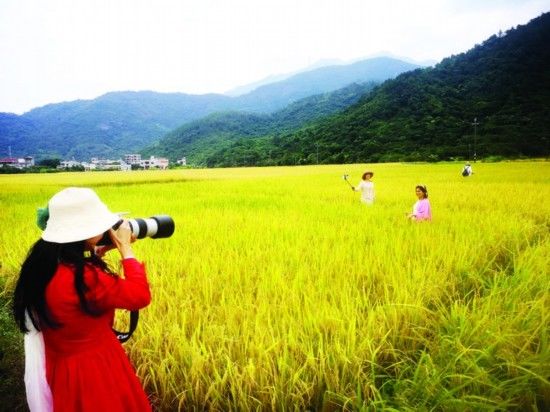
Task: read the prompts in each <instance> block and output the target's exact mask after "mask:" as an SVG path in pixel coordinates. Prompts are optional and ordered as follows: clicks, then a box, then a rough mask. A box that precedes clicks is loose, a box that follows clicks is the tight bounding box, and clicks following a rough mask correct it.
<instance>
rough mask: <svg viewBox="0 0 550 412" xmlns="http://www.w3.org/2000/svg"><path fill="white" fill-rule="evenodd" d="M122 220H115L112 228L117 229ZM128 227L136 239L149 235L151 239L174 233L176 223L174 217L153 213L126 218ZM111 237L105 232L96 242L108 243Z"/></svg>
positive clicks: (100, 243) (99, 243)
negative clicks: (140, 216)
mask: <svg viewBox="0 0 550 412" xmlns="http://www.w3.org/2000/svg"><path fill="white" fill-rule="evenodd" d="M121 223H122V220H120V221H119V222H117V223H116V224H115V225H114V226H113V229H115V230H116V229H117V228H118V227H119V226H120V224H121ZM128 223H129V224H130V229H131V230H132V233H133V234H134V236H135V237H136V238H137V239H143V238H144V237H150V238H152V239H159V238H166V237H170V236H172V235H173V234H174V230H175V229H176V225H175V223H174V219H172V218H171V217H170V216H168V215H155V216H151V217H149V218H136V219H128ZM111 243H112V242H111V237H110V236H109V232H105V233H104V235H103V238H102V239H101V240H100V241H99V242H98V243H97V244H98V245H110V244H111Z"/></svg>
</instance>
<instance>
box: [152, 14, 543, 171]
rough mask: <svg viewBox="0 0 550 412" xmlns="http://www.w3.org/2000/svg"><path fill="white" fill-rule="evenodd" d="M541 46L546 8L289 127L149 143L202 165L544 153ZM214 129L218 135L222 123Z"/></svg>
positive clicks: (181, 136) (182, 134)
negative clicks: (325, 113)
mask: <svg viewBox="0 0 550 412" xmlns="http://www.w3.org/2000/svg"><path fill="white" fill-rule="evenodd" d="M548 44H550V13H545V14H543V15H541V16H539V17H538V18H536V19H533V20H532V21H531V22H529V23H528V24H526V25H523V26H517V27H516V28H512V29H510V30H508V31H507V32H505V33H499V34H498V35H497V34H495V35H493V36H491V37H490V38H488V39H487V40H485V41H484V42H483V43H481V44H478V45H476V46H474V47H473V48H472V49H471V50H469V51H467V52H465V53H461V54H459V55H456V56H450V57H448V58H446V59H443V60H442V61H441V62H440V63H439V64H437V65H435V66H434V67H428V68H420V69H416V70H412V71H408V72H406V73H403V74H401V75H399V76H397V77H396V78H394V79H390V80H387V81H385V82H384V83H382V84H381V85H379V86H377V87H375V88H374V89H373V90H372V91H370V92H366V93H365V94H363V95H362V96H361V97H360V98H359V99H358V100H357V101H356V102H355V103H353V104H351V105H350V106H349V107H346V108H343V109H342V110H340V111H335V112H333V113H332V114H330V115H328V116H322V117H320V118H317V119H315V120H314V121H310V122H306V123H305V124H302V125H297V128H296V129H294V130H291V129H289V128H286V129H283V128H279V129H277V130H265V129H262V130H254V129H253V127H249V128H246V129H245V130H242V132H241V135H240V136H239V135H238V134H236V133H233V134H231V136H230V139H224V140H223V143H220V142H219V141H218V142H216V141H215V140H213V139H211V136H215V135H216V133H217V131H216V129H215V128H211V129H210V130H209V132H208V136H209V137H208V138H205V135H203V134H200V133H199V134H195V135H194V140H190V139H189V134H188V132H189V129H180V130H179V131H175V132H172V133H171V134H169V135H167V136H166V137H164V138H163V139H161V140H160V141H159V142H158V143H157V147H163V146H164V147H166V148H168V147H169V148H170V150H171V151H173V153H189V154H191V155H192V156H193V157H192V159H193V160H194V161H197V164H199V165H203V166H209V167H218V166H248V165H288V164H312V163H357V162H359V163H365V162H387V161H438V160H450V159H459V158H460V159H476V158H488V157H495V156H497V157H536V156H545V157H548V155H549V154H550V153H549V146H550V145H549V143H550V70H548V67H549V63H550V48H549V47H548ZM205 121H207V119H205ZM474 123H475V126H474ZM202 127H203V129H204V127H205V125H204V124H203V125H202ZM217 127H218V131H219V132H220V133H222V132H221V131H222V130H224V126H223V125H220V124H218V125H217ZM177 133H179V138H178V136H177V135H176V134H177ZM201 140H202V144H201Z"/></svg>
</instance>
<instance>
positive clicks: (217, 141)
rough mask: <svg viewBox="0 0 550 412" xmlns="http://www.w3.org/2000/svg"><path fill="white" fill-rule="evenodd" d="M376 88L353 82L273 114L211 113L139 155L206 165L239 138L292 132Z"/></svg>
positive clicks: (186, 125) (336, 110)
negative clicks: (184, 158)
mask: <svg viewBox="0 0 550 412" xmlns="http://www.w3.org/2000/svg"><path fill="white" fill-rule="evenodd" d="M375 85H376V83H374V82H370V83H365V84H355V83H354V84H351V85H349V86H347V87H344V88H343V89H340V90H337V91H335V92H332V93H324V94H319V95H315V96H311V97H306V98H304V99H301V100H299V101H297V102H295V103H293V104H290V105H289V106H287V107H285V108H284V109H282V110H279V111H277V112H275V113H273V114H264V115H262V114H253V113H244V112H224V113H214V114H212V115H210V116H207V117H205V118H203V119H200V120H196V121H193V122H190V123H187V124H185V125H183V126H181V127H179V128H178V129H176V130H174V131H172V132H170V133H168V134H167V135H166V136H165V137H163V138H162V139H161V140H160V141H159V142H158V143H157V144H155V145H154V146H152V147H150V148H147V149H146V150H143V151H142V153H143V154H144V155H150V154H157V155H162V156H166V157H168V158H170V159H171V160H177V159H180V158H181V157H183V156H185V157H186V158H187V160H188V162H189V163H190V164H194V165H207V164H208V163H209V162H212V157H213V156H215V155H216V154H217V153H219V152H220V151H223V150H225V149H227V148H228V147H230V145H231V144H232V143H233V142H235V141H237V140H239V139H245V140H250V139H253V138H255V137H259V136H266V135H280V134H283V133H288V132H291V131H294V130H296V129H298V128H300V127H302V126H304V125H307V124H310V123H312V122H314V121H315V120H318V119H320V118H323V117H325V116H328V115H331V114H333V113H337V112H339V111H341V110H343V109H345V108H346V107H349V106H351V105H352V104H354V103H356V102H357V101H358V100H359V99H360V98H361V97H362V96H364V95H365V94H366V93H368V92H369V91H371V90H372V89H373V88H374V87H375ZM248 163H250V164H253V163H254V159H248V160H247V164H248Z"/></svg>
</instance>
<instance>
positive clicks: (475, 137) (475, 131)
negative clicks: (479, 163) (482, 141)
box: [472, 117, 479, 163]
mask: <svg viewBox="0 0 550 412" xmlns="http://www.w3.org/2000/svg"><path fill="white" fill-rule="evenodd" d="M472 126H474V163H475V162H476V160H477V152H476V145H477V127H478V126H479V123H478V121H477V117H474V122H473V123H472Z"/></svg>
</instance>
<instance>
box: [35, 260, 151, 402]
mask: <svg viewBox="0 0 550 412" xmlns="http://www.w3.org/2000/svg"><path fill="white" fill-rule="evenodd" d="M122 265H123V268H124V276H125V279H122V278H119V277H116V276H112V275H110V274H108V273H105V272H103V271H102V270H101V269H100V268H98V267H94V266H91V265H87V266H86V268H85V270H84V281H85V283H86V285H87V286H88V287H89V289H90V290H89V291H88V292H87V294H86V297H87V300H88V301H89V302H90V303H93V307H95V308H98V309H100V310H101V313H102V314H101V315H100V316H99V317H93V316H91V315H88V314H86V313H84V312H83V311H82V310H81V309H80V306H79V300H78V295H77V293H76V289H75V287H74V274H73V272H74V271H73V269H72V268H71V267H70V266H67V265H63V264H61V265H59V266H58V269H57V272H56V274H55V275H54V277H53V278H52V280H51V281H50V283H49V284H48V287H47V288H46V303H47V307H48V309H49V310H50V311H51V314H52V315H53V318H54V319H55V320H56V321H57V322H59V323H61V325H62V326H61V327H59V328H57V329H53V328H42V330H43V335H44V346H45V348H46V351H45V352H46V378H47V380H48V384H49V385H50V388H51V390H52V396H53V407H54V411H55V412H60V411H71V412H72V411H79V412H88V411H90V412H92V411H93V412H97V411H100V412H115V411H120V412H128V411H150V410H151V406H150V404H149V402H148V400H147V396H146V395H145V392H144V391H143V388H142V386H141V384H140V382H139V380H138V378H137V376H136V374H135V371H134V368H133V367H132V365H131V364H130V361H129V359H128V357H127V355H126V353H125V352H124V349H123V348H122V345H121V344H120V343H119V342H118V340H117V338H116V336H115V334H114V333H113V331H112V330H111V327H112V324H113V319H114V309H115V308H123V309H128V310H137V309H141V308H143V307H145V306H147V305H148V304H149V302H150V301H151V294H150V291H149V284H148V283H147V277H146V275H145V270H144V268H143V266H142V265H141V264H140V263H139V262H138V261H137V260H136V259H133V258H132V259H124V260H123V261H122Z"/></svg>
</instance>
